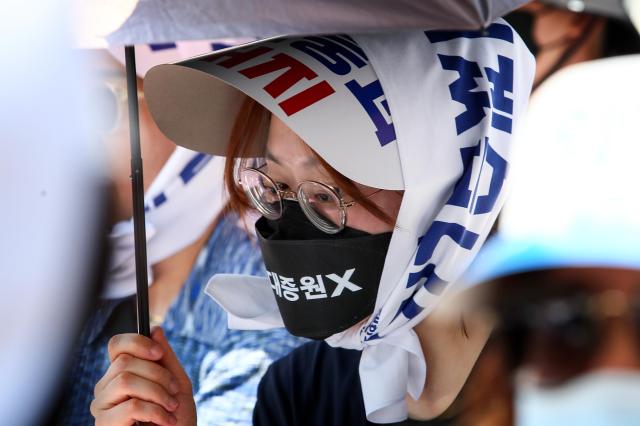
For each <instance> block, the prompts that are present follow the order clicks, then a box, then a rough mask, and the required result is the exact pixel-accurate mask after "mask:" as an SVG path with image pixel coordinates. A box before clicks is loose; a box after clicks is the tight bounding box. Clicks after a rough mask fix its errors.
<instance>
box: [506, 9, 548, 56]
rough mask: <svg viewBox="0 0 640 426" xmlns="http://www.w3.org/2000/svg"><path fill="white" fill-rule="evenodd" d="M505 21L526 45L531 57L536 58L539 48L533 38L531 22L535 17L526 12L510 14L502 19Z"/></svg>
mask: <svg viewBox="0 0 640 426" xmlns="http://www.w3.org/2000/svg"><path fill="white" fill-rule="evenodd" d="M504 19H505V21H507V22H508V23H509V25H511V26H512V27H513V28H514V29H515V30H516V32H517V33H518V34H519V35H520V38H521V39H522V41H524V44H526V45H527V47H528V48H529V50H530V51H531V53H533V56H538V53H539V52H540V46H539V45H538V43H536V40H535V38H534V37H533V22H534V19H535V17H534V16H533V15H532V14H531V13H528V12H511V13H510V14H508V15H507V16H505V17H504Z"/></svg>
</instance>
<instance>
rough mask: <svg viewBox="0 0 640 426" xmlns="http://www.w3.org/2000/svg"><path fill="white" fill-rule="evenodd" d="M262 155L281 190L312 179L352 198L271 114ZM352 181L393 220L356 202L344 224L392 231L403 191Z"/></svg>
mask: <svg viewBox="0 0 640 426" xmlns="http://www.w3.org/2000/svg"><path fill="white" fill-rule="evenodd" d="M265 157H266V161H267V165H266V168H265V169H264V171H265V172H266V174H267V175H269V176H270V177H271V178H272V179H273V180H274V181H275V182H277V183H278V184H280V185H281V186H282V188H283V189H289V190H293V191H295V190H296V188H297V187H298V185H299V184H300V182H302V181H308V180H311V181H317V182H321V183H324V184H327V185H329V186H332V187H336V188H339V190H340V191H339V193H340V194H341V195H342V197H343V199H344V201H345V202H349V201H352V200H353V197H351V196H350V195H349V194H346V193H345V192H344V190H343V188H340V186H339V184H338V183H337V182H334V181H333V180H332V178H331V175H330V174H329V173H328V172H327V170H326V169H325V168H324V167H323V166H322V164H321V163H320V161H319V160H318V158H317V157H316V156H315V154H314V153H313V151H312V150H311V148H309V146H308V145H307V144H305V143H304V142H303V140H302V139H301V138H300V137H299V136H298V135H297V134H295V133H294V132H293V131H292V130H291V129H290V128H289V127H288V126H287V125H286V124H284V122H282V121H281V120H280V119H278V118H277V117H276V116H274V115H272V116H271V124H270V127H269V136H268V139H267V150H266V155H265ZM354 184H355V185H356V186H357V187H358V189H359V190H360V191H361V192H362V194H364V196H365V197H366V196H369V195H370V194H373V195H371V196H370V197H368V198H369V200H370V201H372V202H373V203H375V204H376V205H377V206H378V207H379V208H380V209H381V210H382V211H383V212H384V213H386V214H387V215H388V216H389V217H390V218H391V219H392V220H393V222H392V223H386V222H385V221H384V220H382V219H380V218H378V217H376V216H375V215H373V214H372V213H370V212H369V211H367V210H366V209H365V208H364V207H362V206H361V205H360V204H358V203H356V204H355V205H353V206H351V207H349V208H348V209H347V224H346V226H348V227H351V228H354V229H358V230H361V231H364V232H368V233H370V234H380V233H384V232H389V231H392V230H393V228H394V223H395V220H396V218H397V217H398V211H399V210H400V203H401V201H402V192H401V191H388V190H378V189H377V188H372V187H369V186H365V185H360V184H358V183H356V182H354Z"/></svg>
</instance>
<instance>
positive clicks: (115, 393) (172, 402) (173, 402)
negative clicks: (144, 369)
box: [94, 371, 179, 411]
mask: <svg viewBox="0 0 640 426" xmlns="http://www.w3.org/2000/svg"><path fill="white" fill-rule="evenodd" d="M130 398H137V399H140V400H143V401H148V402H154V403H156V404H158V405H161V406H162V407H164V409H165V410H167V411H174V410H175V409H176V408H177V407H178V405H179V403H178V400H177V399H176V398H175V397H174V396H172V395H170V394H169V393H168V392H167V391H166V390H165V389H164V388H163V387H162V386H160V385H159V384H157V383H154V382H152V381H150V380H147V379H145V378H142V377H140V376H136V375H135V374H133V373H130V372H128V371H125V372H124V373H121V374H120V375H118V376H117V377H115V378H114V379H113V380H112V381H111V382H109V383H108V384H107V385H106V386H105V387H104V389H103V390H102V392H100V393H99V394H98V395H97V396H96V399H95V400H94V402H95V406H96V408H97V409H98V410H108V409H110V408H112V407H114V406H116V405H118V404H120V403H122V402H124V401H126V400H127V399H130Z"/></svg>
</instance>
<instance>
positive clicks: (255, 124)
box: [224, 97, 393, 224]
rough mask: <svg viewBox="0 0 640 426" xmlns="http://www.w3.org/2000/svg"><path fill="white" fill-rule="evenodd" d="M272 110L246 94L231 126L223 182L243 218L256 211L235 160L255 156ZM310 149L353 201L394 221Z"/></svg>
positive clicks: (237, 211)
mask: <svg viewBox="0 0 640 426" xmlns="http://www.w3.org/2000/svg"><path fill="white" fill-rule="evenodd" d="M270 118H271V113H270V112H269V111H268V110H267V109H266V108H264V107H263V106H262V105H260V104H259V103H258V102H256V101H255V100H253V99H251V98H249V97H247V98H246V99H245V100H244V102H243V103H242V105H241V107H240V111H239V112H238V115H237V116H236V120H235V122H234V124H233V128H232V129H231V135H230V137H229V145H228V146H227V152H226V163H225V165H224V183H225V186H226V188H227V191H228V193H229V204H228V208H229V209H230V210H231V211H234V212H236V213H237V214H238V215H239V216H241V217H243V216H244V214H245V213H246V212H247V211H248V210H253V206H252V205H251V203H250V202H249V200H248V199H247V197H246V195H245V193H244V191H243V189H242V188H241V187H240V185H239V183H238V182H237V181H236V178H237V176H236V170H235V168H236V160H237V159H239V158H250V157H256V155H255V154H253V155H252V153H254V152H256V147H255V145H254V144H255V142H256V141H257V140H259V138H260V137H262V136H264V137H265V139H266V129H268V128H269V120H270ZM311 152H312V153H313V154H314V155H315V156H316V157H317V158H318V160H319V161H320V164H322V166H323V167H324V168H325V170H326V171H327V173H329V176H331V178H332V179H333V181H334V182H335V183H336V185H338V186H339V187H340V189H342V190H343V191H344V192H345V193H346V194H348V195H349V196H351V197H352V198H353V200H354V201H355V202H356V203H358V204H360V205H361V206H362V207H364V208H365V209H366V210H367V211H369V213H371V214H372V215H374V216H375V217H377V218H378V219H380V220H383V221H384V222H386V223H390V224H391V223H393V219H392V218H391V217H390V216H389V215H388V214H386V213H385V212H384V211H382V209H380V207H378V206H377V205H376V204H375V203H374V202H373V201H371V200H369V199H368V198H367V196H365V195H364V194H363V193H362V191H360V189H358V187H357V186H356V185H355V183H354V182H353V181H352V180H351V179H349V178H347V177H346V176H344V175H343V174H341V173H340V172H338V171H337V170H336V169H334V168H333V167H331V166H330V165H329V164H328V163H327V162H326V161H324V159H323V158H322V157H320V156H319V155H318V154H316V153H315V152H314V151H313V150H311Z"/></svg>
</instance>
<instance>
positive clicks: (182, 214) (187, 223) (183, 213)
mask: <svg viewBox="0 0 640 426" xmlns="http://www.w3.org/2000/svg"><path fill="white" fill-rule="evenodd" d="M223 170H224V159H223V158H221V157H212V156H210V155H207V154H201V153H197V152H194V151H190V150H188V149H185V148H182V147H177V148H176V150H175V151H174V153H173V154H172V155H171V157H170V158H169V160H168V161H167V163H166V164H165V165H164V167H163V168H162V170H161V171H160V173H159V174H158V176H157V177H156V179H155V180H154V181H153V183H152V184H151V186H150V187H149V189H148V190H147V192H146V194H145V210H146V212H145V224H146V233H147V264H148V265H149V270H148V277H149V284H151V283H152V282H153V275H152V271H151V266H152V265H153V264H155V263H157V262H159V261H161V260H163V259H166V258H168V257H170V256H172V255H173V254H175V253H177V252H178V251H180V250H181V249H183V248H184V247H186V246H188V245H189V244H191V243H193V242H195V241H196V240H197V239H198V238H199V237H200V236H202V234H203V232H204V231H205V229H206V228H207V227H208V226H209V225H210V224H211V223H212V222H213V219H214V218H215V217H216V216H217V214H218V213H219V212H220V210H221V209H222V208H223V207H224V205H225V195H224V191H223V183H222V173H223ZM109 244H110V249H111V258H110V261H109V267H108V271H107V277H106V281H105V288H104V291H103V294H102V297H103V298H107V299H116V298H121V297H126V296H130V295H132V294H134V293H135V292H136V274H135V251H134V248H135V245H134V238H133V220H132V219H131V220H127V221H122V222H119V223H117V224H115V225H114V226H113V229H112V231H111V234H110V235H109Z"/></svg>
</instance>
